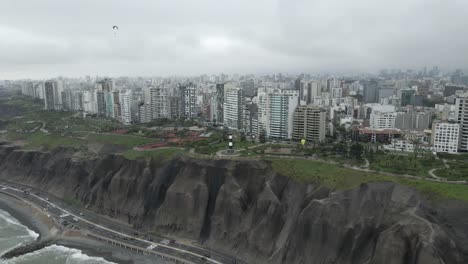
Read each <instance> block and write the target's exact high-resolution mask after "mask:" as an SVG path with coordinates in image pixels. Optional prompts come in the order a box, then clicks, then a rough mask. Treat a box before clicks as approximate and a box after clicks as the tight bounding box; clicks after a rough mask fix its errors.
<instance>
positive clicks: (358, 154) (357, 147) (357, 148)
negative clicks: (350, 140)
mask: <svg viewBox="0 0 468 264" xmlns="http://www.w3.org/2000/svg"><path fill="white" fill-rule="evenodd" d="M363 152H364V148H363V146H362V145H361V144H359V143H354V144H353V145H352V146H351V148H350V154H351V157H352V158H353V159H356V160H360V159H362V153H363Z"/></svg>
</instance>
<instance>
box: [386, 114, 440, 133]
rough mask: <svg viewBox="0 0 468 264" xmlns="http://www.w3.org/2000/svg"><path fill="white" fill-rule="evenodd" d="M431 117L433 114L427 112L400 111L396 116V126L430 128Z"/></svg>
mask: <svg viewBox="0 0 468 264" xmlns="http://www.w3.org/2000/svg"><path fill="white" fill-rule="evenodd" d="M431 119H432V115H431V114H430V113H426V112H415V111H410V112H398V113H397V114H396V118H395V128H398V129H401V130H417V131H423V130H425V129H428V128H429V124H430V123H431Z"/></svg>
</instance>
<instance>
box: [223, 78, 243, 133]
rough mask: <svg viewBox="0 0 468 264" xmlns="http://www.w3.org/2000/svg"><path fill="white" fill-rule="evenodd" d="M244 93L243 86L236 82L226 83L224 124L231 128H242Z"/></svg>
mask: <svg viewBox="0 0 468 264" xmlns="http://www.w3.org/2000/svg"><path fill="white" fill-rule="evenodd" d="M244 104H245V100H244V93H243V90H242V88H240V87H238V86H237V85H236V84H235V83H232V82H229V83H226V84H225V85H224V105H223V110H224V113H223V121H224V126H225V127H227V128H229V129H236V130H240V129H242V124H243V110H244Z"/></svg>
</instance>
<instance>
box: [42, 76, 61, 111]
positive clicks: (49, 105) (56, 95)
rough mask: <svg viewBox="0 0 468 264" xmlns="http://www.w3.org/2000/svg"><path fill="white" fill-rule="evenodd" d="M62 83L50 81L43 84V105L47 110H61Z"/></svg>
mask: <svg viewBox="0 0 468 264" xmlns="http://www.w3.org/2000/svg"><path fill="white" fill-rule="evenodd" d="M62 91H63V83H62V81H55V80H50V81H46V82H45V83H44V103H45V109H47V110H62Z"/></svg>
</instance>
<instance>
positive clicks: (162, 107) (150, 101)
mask: <svg viewBox="0 0 468 264" xmlns="http://www.w3.org/2000/svg"><path fill="white" fill-rule="evenodd" d="M167 100H168V99H167V89H166V88H165V87H163V86H158V87H150V88H147V89H146V90H145V112H146V113H145V122H149V121H151V120H154V119H158V118H167V117H169V110H168V104H167Z"/></svg>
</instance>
